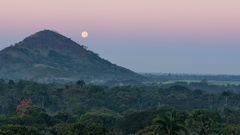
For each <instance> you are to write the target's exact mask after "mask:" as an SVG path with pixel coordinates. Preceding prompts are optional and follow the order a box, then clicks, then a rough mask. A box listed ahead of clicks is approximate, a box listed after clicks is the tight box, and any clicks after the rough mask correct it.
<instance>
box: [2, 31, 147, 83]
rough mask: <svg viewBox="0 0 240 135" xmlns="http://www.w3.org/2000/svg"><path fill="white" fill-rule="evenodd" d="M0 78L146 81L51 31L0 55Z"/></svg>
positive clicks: (61, 80) (92, 81) (52, 80)
mask: <svg viewBox="0 0 240 135" xmlns="http://www.w3.org/2000/svg"><path fill="white" fill-rule="evenodd" d="M0 78H3V79H14V80H18V79H24V80H34V81H38V82H44V83H46V82H47V83H49V82H61V83H64V82H70V81H76V80H85V81H87V82H91V83H107V82H111V83H116V84H119V83H126V84H128V83H139V82H141V81H143V80H144V79H145V77H143V76H141V75H139V74H137V73H135V72H133V71H131V70H128V69H126V68H123V67H120V66H117V65H115V64H112V63H111V62H109V61H107V60H104V59H102V58H100V57H99V56H98V55H97V54H96V53H94V52H92V51H89V50H87V49H86V48H85V47H84V46H82V45H79V44H77V43H76V42H74V41H72V40H71V39H70V38H67V37H65V36H63V35H61V34H59V33H57V32H54V31H50V30H44V31H40V32H37V33H35V34H33V35H31V36H29V37H27V38H25V39H24V40H23V41H21V42H19V43H17V44H15V45H14V46H10V47H8V48H5V49H3V50H2V51H0Z"/></svg>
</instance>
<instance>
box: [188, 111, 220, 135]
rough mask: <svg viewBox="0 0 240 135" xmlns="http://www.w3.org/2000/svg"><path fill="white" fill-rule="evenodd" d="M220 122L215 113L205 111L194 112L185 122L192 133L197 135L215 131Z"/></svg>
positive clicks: (205, 134)
mask: <svg viewBox="0 0 240 135" xmlns="http://www.w3.org/2000/svg"><path fill="white" fill-rule="evenodd" d="M220 120H221V118H220V116H219V115H218V114H217V113H213V112H209V111H206V110H194V111H192V113H191V114H190V117H189V119H188V120H187V122H188V126H189V127H190V129H191V130H192V131H193V132H195V133H197V134H199V135H207V134H210V133H214V132H215V131H216V129H217V126H218V124H219V122H220Z"/></svg>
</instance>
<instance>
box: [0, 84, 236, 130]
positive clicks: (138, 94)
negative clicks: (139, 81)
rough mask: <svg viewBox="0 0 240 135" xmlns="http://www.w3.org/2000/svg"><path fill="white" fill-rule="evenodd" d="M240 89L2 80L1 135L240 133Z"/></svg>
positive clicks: (209, 86)
mask: <svg viewBox="0 0 240 135" xmlns="http://www.w3.org/2000/svg"><path fill="white" fill-rule="evenodd" d="M239 91H240V86H238V85H224V86H219V85H209V84H208V83H207V81H202V82H199V83H184V82H176V83H172V84H161V85H147V84H146V85H138V86H130V85H129V86H111V87H110V86H103V85H102V86H96V85H92V84H85V82H84V81H77V82H74V83H68V84H65V85H62V84H40V83H36V82H32V81H23V80H20V81H13V80H0V103H1V106H0V114H1V116H0V135H239V134H240V102H239V100H240V94H239V93H238V92H239Z"/></svg>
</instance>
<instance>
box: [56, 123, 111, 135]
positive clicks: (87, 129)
mask: <svg viewBox="0 0 240 135" xmlns="http://www.w3.org/2000/svg"><path fill="white" fill-rule="evenodd" d="M107 134H108V133H107V130H106V129H104V128H102V127H98V126H96V125H88V126H86V125H84V124H81V123H73V124H63V125H58V127H57V135H107Z"/></svg>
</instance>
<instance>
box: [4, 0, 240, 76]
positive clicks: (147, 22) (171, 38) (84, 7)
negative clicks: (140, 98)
mask: <svg viewBox="0 0 240 135" xmlns="http://www.w3.org/2000/svg"><path fill="white" fill-rule="evenodd" d="M43 29H51V30H55V31H57V32H59V33H61V34H63V35H65V36H68V37H70V38H72V39H73V40H75V41H77V42H79V43H81V44H84V45H86V46H88V48H89V49H90V50H93V51H94V52H96V53H98V54H99V55H100V56H101V57H103V58H105V59H108V60H110V61H111V62H113V63H115V64H118V65H121V66H124V67H127V68H130V69H132V70H134V71H136V72H165V73H166V72H167V73H196V74H240V60H239V58H240V0H101V1H100V0H98V1H97V0H1V1H0V49H3V48H4V47H7V46H9V45H11V44H14V43H16V42H18V41H21V40H22V39H23V38H25V37H26V36H29V35H31V34H33V33H35V32H37V31H39V30H43ZM84 30H86V31H88V32H89V34H90V35H89V38H88V39H82V38H81V32H82V31H84Z"/></svg>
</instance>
